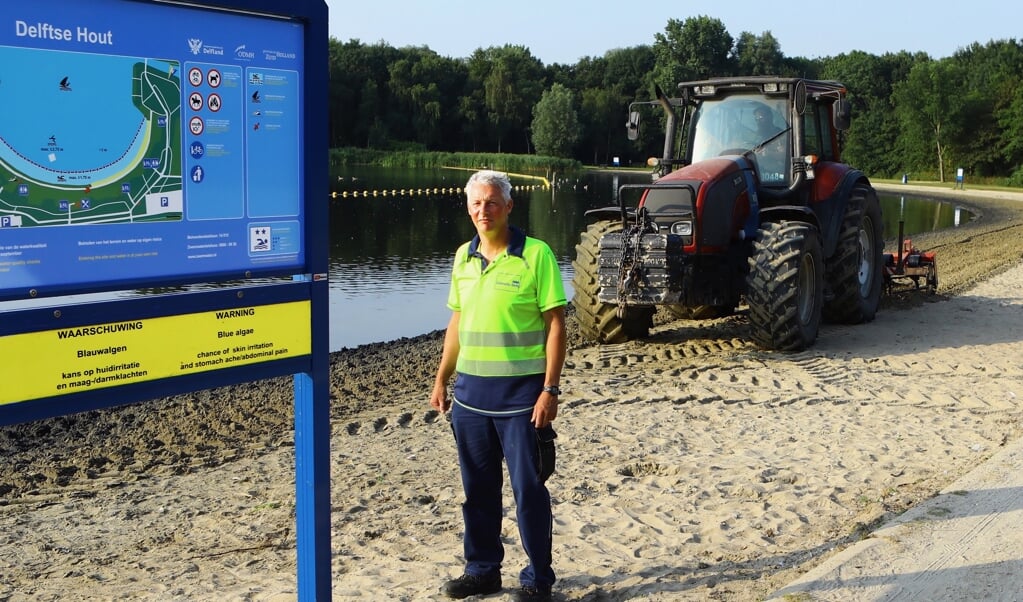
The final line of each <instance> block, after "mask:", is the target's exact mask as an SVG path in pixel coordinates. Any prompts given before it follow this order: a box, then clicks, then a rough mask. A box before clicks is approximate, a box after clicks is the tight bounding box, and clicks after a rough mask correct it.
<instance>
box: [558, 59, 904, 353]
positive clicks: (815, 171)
mask: <svg viewBox="0 0 1023 602" xmlns="http://www.w3.org/2000/svg"><path fill="white" fill-rule="evenodd" d="M678 92H679V95H678V96H677V97H668V96H666V95H665V94H664V93H663V92H662V91H661V90H660V89H657V90H656V91H655V97H656V100H653V101H649V102H635V103H632V105H630V107H629V116H628V120H627V123H626V130H627V134H628V137H629V139H631V140H636V139H637V138H638V134H639V128H640V121H641V115H642V113H643V112H644V111H649V107H655V108H656V107H660V108H661V109H663V123H664V129H665V135H664V151H663V156H662V157H660V158H654V159H651V160H650V161H649V164H650V165H651V166H652V167H654V168H655V171H654V172H653V173H652V174H651V182H650V183H648V184H627V185H624V186H621V187H619V189H618V190H617V191H616V205H615V206H611V207H603V208H599V209H592V210H590V211H587V212H586V215H587V217H588V219H590V220H592V222H591V223H590V224H589V225H588V226H587V228H586V231H585V232H583V233H582V234H581V235H580V239H579V243H578V244H577V245H576V258H575V260H574V261H573V264H572V265H573V268H574V271H575V274H574V276H573V287H574V288H575V296H574V298H573V301H572V303H573V306H574V307H575V310H576V317H577V319H578V322H579V327H580V331H581V333H582V334H583V336H584V337H585V338H588V339H590V340H593V341H596V342H598V343H617V342H624V341H627V340H630V339H637V338H643V337H645V336H647V335H648V334H649V332H650V329H651V328H652V327H653V316H654V313H655V311H656V310H657V307H658V306H663V307H665V308H666V309H667V310H668V311H670V312H671V313H672V314H673V315H675V316H678V317H681V318H687V319H708V318H718V317H723V316H727V315H731V314H734V313H736V312H737V311H738V310H739V309H740V307H741V306H742V305H745V306H746V307H747V315H748V321H749V329H750V338H751V339H752V340H753V342H754V343H755V344H756V345H757V346H759V347H760V348H762V349H766V350H777V351H799V350H803V349H806V348H807V347H809V346H811V345H813V343H814V342H815V341H816V339H817V334H818V331H819V328H820V324H821V321H822V320H827V321H830V322H837V323H846V324H857V323H862V322H868V321H870V320H872V319H873V318H874V315H875V312H876V311H877V308H878V305H879V303H880V299H881V294H882V292H883V289H884V263H883V257H882V252H883V247H884V239H883V234H882V221H881V206H880V203H879V201H878V197H877V193H876V192H875V191H874V188H873V187H872V186H871V184H870V182H869V180H868V179H867V177H866V176H865V175H864V174H863V173H862V172H861V171H859V170H857V169H855V168H853V167H850V166H849V165H846V164H843V163H842V162H841V154H840V153H841V143H842V136H843V132H844V131H845V130H847V129H848V128H849V123H850V103H849V101H848V99H847V98H846V90H845V87H844V86H843V85H842V84H840V83H838V82H834V81H820V80H809V79H802V78H792V77H774V76H755V77H726V78H717V79H708V80H703V81H692V82H684V83H681V84H679V85H678ZM654 121H655V122H656V120H654Z"/></svg>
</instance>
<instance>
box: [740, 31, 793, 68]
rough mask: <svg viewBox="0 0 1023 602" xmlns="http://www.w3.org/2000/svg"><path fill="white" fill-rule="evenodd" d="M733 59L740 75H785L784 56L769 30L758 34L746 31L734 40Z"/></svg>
mask: <svg viewBox="0 0 1023 602" xmlns="http://www.w3.org/2000/svg"><path fill="white" fill-rule="evenodd" d="M735 60H736V63H737V64H738V73H739V74H740V75H785V74H786V73H785V71H786V69H785V57H784V56H783V55H782V53H781V47H780V45H779V44H778V40H777V38H775V37H774V36H773V35H772V34H771V32H770V31H765V32H764V33H762V34H760V35H759V36H756V35H753V34H752V33H750V32H748V31H744V32H742V33H741V34H739V39H738V40H736V42H735Z"/></svg>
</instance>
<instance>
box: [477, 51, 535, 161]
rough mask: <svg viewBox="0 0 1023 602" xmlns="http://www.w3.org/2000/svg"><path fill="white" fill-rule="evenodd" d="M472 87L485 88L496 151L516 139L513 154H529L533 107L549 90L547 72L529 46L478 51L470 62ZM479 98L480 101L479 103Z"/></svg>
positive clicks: (484, 104)
mask: <svg viewBox="0 0 1023 602" xmlns="http://www.w3.org/2000/svg"><path fill="white" fill-rule="evenodd" d="M469 73H470V76H469V81H470V85H473V84H475V85H481V86H482V92H483V96H482V100H483V106H484V107H485V110H486V117H487V123H488V125H489V126H490V131H491V132H492V136H493V138H494V140H495V141H496V151H497V152H505V148H504V142H505V140H506V139H507V138H509V137H511V136H514V139H515V140H516V141H521V142H513V143H512V148H511V149H508V150H510V151H511V152H523V153H526V152H529V146H530V141H529V123H530V121H531V119H532V110H533V105H535V104H536V103H537V101H538V100H540V95H541V94H542V93H543V90H544V88H545V85H544V68H543V64H542V63H541V62H540V60H539V59H537V58H536V57H534V56H533V55H532V54H530V52H529V50H528V49H527V48H526V47H525V46H514V45H511V44H506V45H505V46H502V47H490V48H487V49H486V50H483V49H477V50H476V52H474V53H473V56H472V57H471V58H470V59H469ZM478 98H479V97H477V99H478Z"/></svg>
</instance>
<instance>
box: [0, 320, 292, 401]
mask: <svg viewBox="0 0 1023 602" xmlns="http://www.w3.org/2000/svg"><path fill="white" fill-rule="evenodd" d="M309 324H310V302H309V301H295V302H291V303H280V304H274V305H257V306H253V307H242V308H235V309H223V310H217V311H209V312H200V313H193V314H182V315H177V316H165V317H160V318H149V319H145V320H126V321H123V322H109V323H105V324H91V325H87V326H77V327H74V328H62V329H57V330H47V331H43V332H32V333H26V334H17V335H8V336H4V337H0V358H2V359H0V383H3V386H0V405H4V404H10V403H16V402H19V401H28V400H32V399H40V398H43V397H51V396H54V395H62V394H68V393H78V392H82V391H90V390H93V389H102V388H106V387H116V386H118V385H126V384H130V383H138V382H144V381H150V380H157V379H161V378H168V377H172V376H182V375H185V374H193V373H196V372H209V371H212V370H220V369H223V368H232V367H234V366H243V365H246V364H256V363H260V362H266V361H270V360H277V359H284V358H289V357H297V356H303V355H309V354H310V353H311V348H312V343H311V341H310V339H311V333H310V329H309Z"/></svg>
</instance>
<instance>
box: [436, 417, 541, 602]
mask: <svg viewBox="0 0 1023 602" xmlns="http://www.w3.org/2000/svg"><path fill="white" fill-rule="evenodd" d="M451 426H452V427H453V428H454V431H455V440H456V445H457V447H458V463H459V466H460V467H461V471H462V489H463V490H464V491H465V503H463V504H462V519H463V521H464V522H465V538H464V541H463V545H464V551H465V572H466V573H468V574H470V575H489V574H493V573H495V572H499V571H500V570H501V562H502V561H503V560H504V545H503V544H502V543H501V519H502V515H503V504H502V500H501V488H502V486H503V483H504V466H502V464H503V463H502V459H503V460H504V461H505V462H507V464H508V476H509V477H510V478H511V486H512V492H513V493H514V495H515V516H516V519H517V522H518V526H519V538H520V539H521V540H522V547H523V549H524V550H525V552H526V556H527V557H528V558H529V564H528V565H527V566H526V567H525V568H524V569H522V571H521V572H520V573H519V582H520V583H521V584H522V585H528V586H533V587H537V588H542V589H550V587H551V586H552V585H553V584H554V570H553V569H552V568H551V537H552V533H551V532H552V524H553V517H552V515H551V495H550V493H549V492H548V491H547V487H546V486H545V485H544V484H543V483H542V482H541V481H540V479H539V478H538V477H537V466H538V462H539V460H538V454H539V452H538V451H537V440H536V427H534V426H533V423H532V422H531V421H530V413H529V412H526V413H525V414H519V415H517V416H509V417H494V416H487V415H484V414H479V413H477V412H473V411H471V410H467V409H465V408H464V407H462V406H460V405H458V404H457V403H455V404H453V406H452V409H451ZM546 428H550V427H546Z"/></svg>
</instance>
